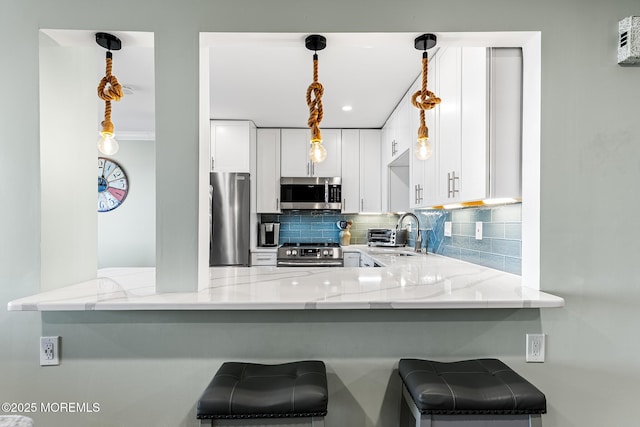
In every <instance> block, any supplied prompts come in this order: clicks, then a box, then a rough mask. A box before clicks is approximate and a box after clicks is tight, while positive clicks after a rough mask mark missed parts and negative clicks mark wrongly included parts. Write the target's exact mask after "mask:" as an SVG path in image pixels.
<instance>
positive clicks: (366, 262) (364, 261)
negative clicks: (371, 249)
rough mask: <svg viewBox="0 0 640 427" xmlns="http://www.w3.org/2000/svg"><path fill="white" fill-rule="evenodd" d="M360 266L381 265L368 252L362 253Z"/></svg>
mask: <svg viewBox="0 0 640 427" xmlns="http://www.w3.org/2000/svg"><path fill="white" fill-rule="evenodd" d="M360 267H379V265H377V264H376V262H375V261H374V259H373V258H371V257H370V256H369V255H367V254H363V253H361V254H360Z"/></svg>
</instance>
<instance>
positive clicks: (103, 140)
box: [98, 132, 120, 156]
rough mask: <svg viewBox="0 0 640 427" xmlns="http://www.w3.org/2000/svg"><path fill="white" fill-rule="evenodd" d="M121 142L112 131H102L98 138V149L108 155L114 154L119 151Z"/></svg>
mask: <svg viewBox="0 0 640 427" xmlns="http://www.w3.org/2000/svg"><path fill="white" fill-rule="evenodd" d="M119 148H120V144H118V141H117V140H116V138H115V137H114V134H113V133H111V132H100V139H98V150H99V151H100V152H101V153H102V154H105V155H107V156H113V155H114V154H116V153H117V152H118V149H119Z"/></svg>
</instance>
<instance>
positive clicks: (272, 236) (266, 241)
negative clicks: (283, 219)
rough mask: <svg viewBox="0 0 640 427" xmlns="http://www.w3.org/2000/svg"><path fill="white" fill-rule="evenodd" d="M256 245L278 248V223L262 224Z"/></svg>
mask: <svg viewBox="0 0 640 427" xmlns="http://www.w3.org/2000/svg"><path fill="white" fill-rule="evenodd" d="M258 239H259V240H258V245H260V246H278V242H279V241H280V223H278V222H263V223H262V224H260V227H259V229H258Z"/></svg>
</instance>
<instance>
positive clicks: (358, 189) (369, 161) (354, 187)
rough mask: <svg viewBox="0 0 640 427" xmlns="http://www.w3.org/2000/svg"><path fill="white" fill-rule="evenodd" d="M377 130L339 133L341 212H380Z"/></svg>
mask: <svg viewBox="0 0 640 427" xmlns="http://www.w3.org/2000/svg"><path fill="white" fill-rule="evenodd" d="M380 163H381V162H380V130H378V129H343V130H342V212H343V213H363V212H367V213H371V212H373V213H379V212H382V198H381V194H380V186H381V180H380V175H381V169H380V168H381V164H380Z"/></svg>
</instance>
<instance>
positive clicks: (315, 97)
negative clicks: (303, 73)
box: [307, 54, 324, 141]
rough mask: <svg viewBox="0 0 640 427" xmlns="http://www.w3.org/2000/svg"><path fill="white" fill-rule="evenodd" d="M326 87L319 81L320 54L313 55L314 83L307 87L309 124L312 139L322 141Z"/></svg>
mask: <svg viewBox="0 0 640 427" xmlns="http://www.w3.org/2000/svg"><path fill="white" fill-rule="evenodd" d="M323 93H324V87H323V86H322V84H321V83H320V82H318V55H316V54H314V55H313V83H311V84H310V85H309V87H308V88H307V105H308V106H309V120H308V122H307V125H308V126H309V128H311V141H321V140H322V134H321V133H320V128H319V125H320V122H321V121H322V117H323V115H324V111H323V109H322V94H323Z"/></svg>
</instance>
